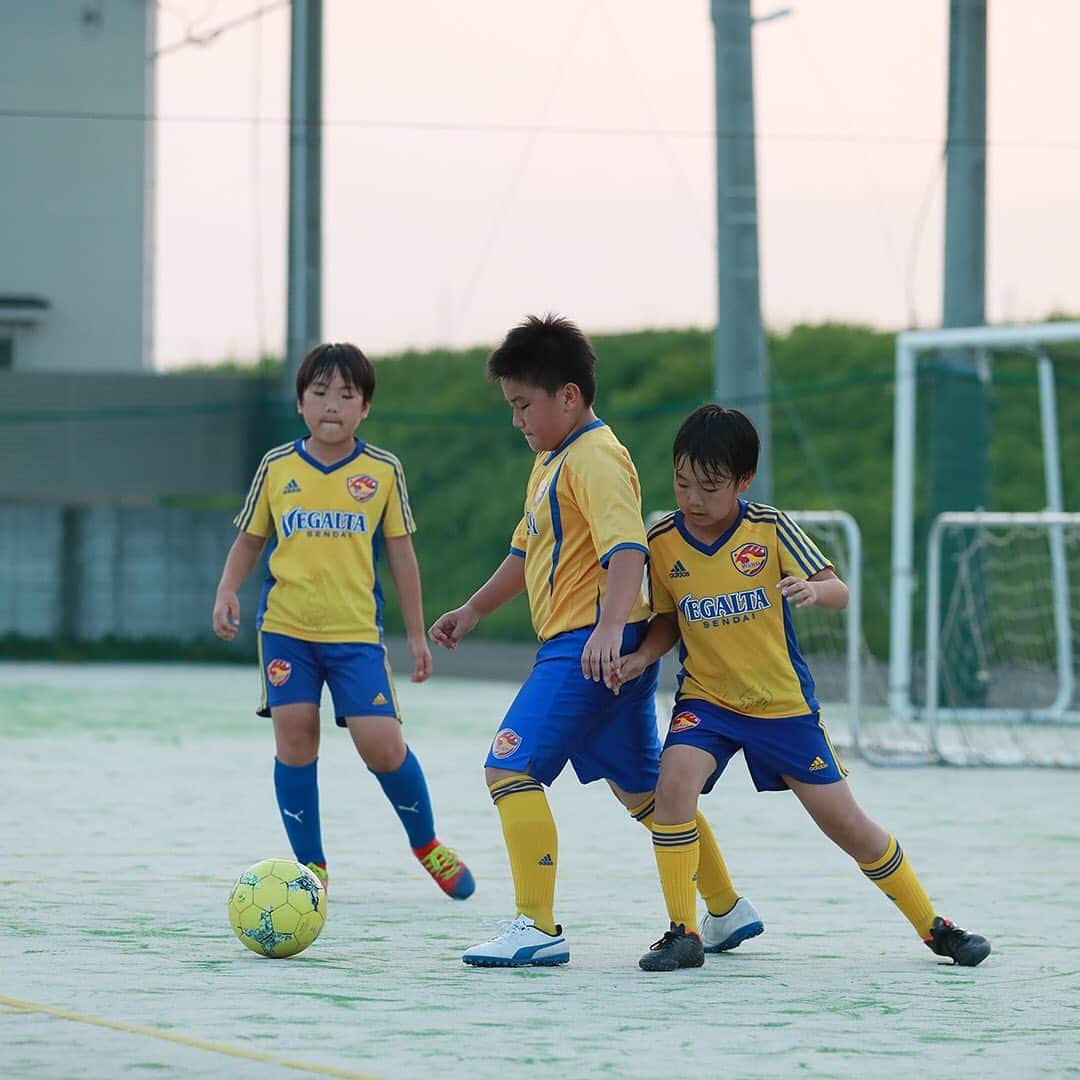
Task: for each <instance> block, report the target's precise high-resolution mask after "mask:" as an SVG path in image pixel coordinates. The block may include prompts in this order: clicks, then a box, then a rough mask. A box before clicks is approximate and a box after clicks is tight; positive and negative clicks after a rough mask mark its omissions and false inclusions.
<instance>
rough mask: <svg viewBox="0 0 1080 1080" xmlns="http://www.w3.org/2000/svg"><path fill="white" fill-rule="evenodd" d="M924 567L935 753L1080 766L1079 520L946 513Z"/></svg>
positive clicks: (963, 760)
mask: <svg viewBox="0 0 1080 1080" xmlns="http://www.w3.org/2000/svg"><path fill="white" fill-rule="evenodd" d="M928 569H929V587H930V589H931V594H930V599H931V611H932V612H936V618H935V617H933V616H932V617H931V619H930V622H929V624H928V628H927V681H926V700H925V703H924V708H925V710H926V716H927V720H928V726H929V730H930V734H931V737H932V740H933V743H934V746H935V747H936V749H937V751H938V752H939V754H940V755H941V757H942V758H943V759H944V760H946V761H949V762H953V763H957V764H1039V765H1065V766H1078V765H1080V693H1078V690H1077V687H1078V683H1080V671H1078V665H1077V658H1078V656H1080V515H1077V514H986V515H977V514H949V515H943V517H942V518H941V519H940V521H939V524H938V527H937V528H936V529H935V533H934V536H933V537H932V540H931V558H930V565H929V568H928ZM942 582H944V583H946V584H945V585H944V586H942V584H941V583H942ZM935 597H936V603H935ZM972 676H973V677H972Z"/></svg>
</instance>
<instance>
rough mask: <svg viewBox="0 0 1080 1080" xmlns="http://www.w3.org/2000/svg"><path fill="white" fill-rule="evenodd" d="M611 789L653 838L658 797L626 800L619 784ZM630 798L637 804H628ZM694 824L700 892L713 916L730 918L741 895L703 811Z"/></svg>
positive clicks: (647, 796)
mask: <svg viewBox="0 0 1080 1080" xmlns="http://www.w3.org/2000/svg"><path fill="white" fill-rule="evenodd" d="M611 787H612V790H613V791H614V792H615V797H616V798H617V799H618V800H619V801H620V802H621V803H622V804H623V805H624V806H625V807H626V809H627V810H628V811H629V812H630V816H631V817H632V818H633V819H634V820H635V821H638V822H640V823H641V824H642V825H644V826H645V828H646V829H648V830H649V833H650V835H651V834H652V831H653V812H654V810H655V808H656V794H655V793H654V792H649V794H648V795H645V796H641V797H638V796H629V797H624V795H625V793H624V792H621V791H620V789H619V788H618V787H617V786H616V785H615V784H612V785H611ZM627 798H630V799H631V800H633V801H627ZM694 823H695V824H696V825H697V832H698V868H697V891H698V893H699V894H700V896H701V898H702V900H704V901H705V906H706V908H707V909H708V911H709V914H710V915H714V916H720V915H726V914H727V913H728V912H729V911H731V909H732V908H733V907H734V906H735V904H736V903H737V902H738V899H739V894H738V893H737V892H736V891H735V886H734V884H733V883H732V880H731V875H730V874H729V873H728V868H727V863H726V862H724V856H723V854H722V853H721V851H720V845H719V844H718V843H717V842H716V836H715V834H714V833H713V831H712V827H711V826H710V825H709V822H708V819H707V818H706V817H705V814H704V812H703V811H702V810H700V809H699V810H698V811H697V813H696V814H695V816H694Z"/></svg>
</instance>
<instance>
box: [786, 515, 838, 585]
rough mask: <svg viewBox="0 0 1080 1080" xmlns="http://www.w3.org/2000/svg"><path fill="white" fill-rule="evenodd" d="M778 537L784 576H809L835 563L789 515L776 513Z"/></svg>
mask: <svg viewBox="0 0 1080 1080" xmlns="http://www.w3.org/2000/svg"><path fill="white" fill-rule="evenodd" d="M776 539H777V548H778V549H779V552H780V573H781V574H782V575H783V576H784V577H788V576H791V577H800V578H809V577H813V576H814V575H815V574H817V573H820V572H821V571H822V570H831V569H832V568H833V565H832V563H831V562H829V560H828V559H827V558H825V556H824V555H823V554H822V553H821V551H820V550H819V549H818V546H817V545H816V544H815V543H814V541H813V540H811V539H810V537H809V536H807V535H806V533H804V532H803V531H802V529H800V528H799V526H798V525H796V524H795V522H794V521H792V520H791V518H789V517H788V516H787V514H782V513H780V512H779V511H778V512H777V515H776Z"/></svg>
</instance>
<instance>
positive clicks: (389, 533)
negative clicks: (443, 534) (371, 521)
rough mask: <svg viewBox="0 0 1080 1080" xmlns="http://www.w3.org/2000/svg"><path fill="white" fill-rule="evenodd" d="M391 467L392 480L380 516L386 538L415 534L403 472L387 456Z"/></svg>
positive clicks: (398, 464) (395, 461) (399, 463)
mask: <svg viewBox="0 0 1080 1080" xmlns="http://www.w3.org/2000/svg"><path fill="white" fill-rule="evenodd" d="M386 456H387V458H389V459H390V460H389V464H390V465H391V466H392V467H393V470H394V478H393V480H392V482H391V487H390V492H389V494H388V495H387V498H386V508H385V509H384V510H383V516H382V533H383V536H386V537H390V538H393V537H396V536H408V535H409V534H410V533H414V532H416V521H415V520H414V519H413V516H412V508H411V507H410V506H409V489H408V488H407V487H406V486H405V470H404V469H403V468H402V467H401V462H400V461H398V459H397V458H396V457H394V455H393V454H387V455H386Z"/></svg>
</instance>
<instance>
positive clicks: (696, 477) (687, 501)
mask: <svg viewBox="0 0 1080 1080" xmlns="http://www.w3.org/2000/svg"><path fill="white" fill-rule="evenodd" d="M753 479H754V477H753V475H750V476H747V477H745V478H744V479H742V480H736V479H735V478H734V477H733V476H713V475H707V474H705V473H703V472H702V471H701V468H700V467H699V466H697V465H692V464H691V463H690V462H689V461H688V460H687V459H686V458H681V459H680V460H679V461H678V462H676V464H675V502H676V503H677V504H678V507H679V509H680V510H681V511H682V512H683V517H684V518H685V519H686V520H687V522H688V523H689V524H690V525H691V527H695V528H697V529H699V530H700V531H702V532H707V533H716V534H717V535H719V534H720V533H722V532H724V531H726V530H727V529H729V528H730V527H731V525H732V524H734V522H735V519H736V518H737V517H738V515H739V496H740V495H743V494H745V493H746V491H747V489H748V488H749V487H750V482H751V481H752V480H753Z"/></svg>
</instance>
